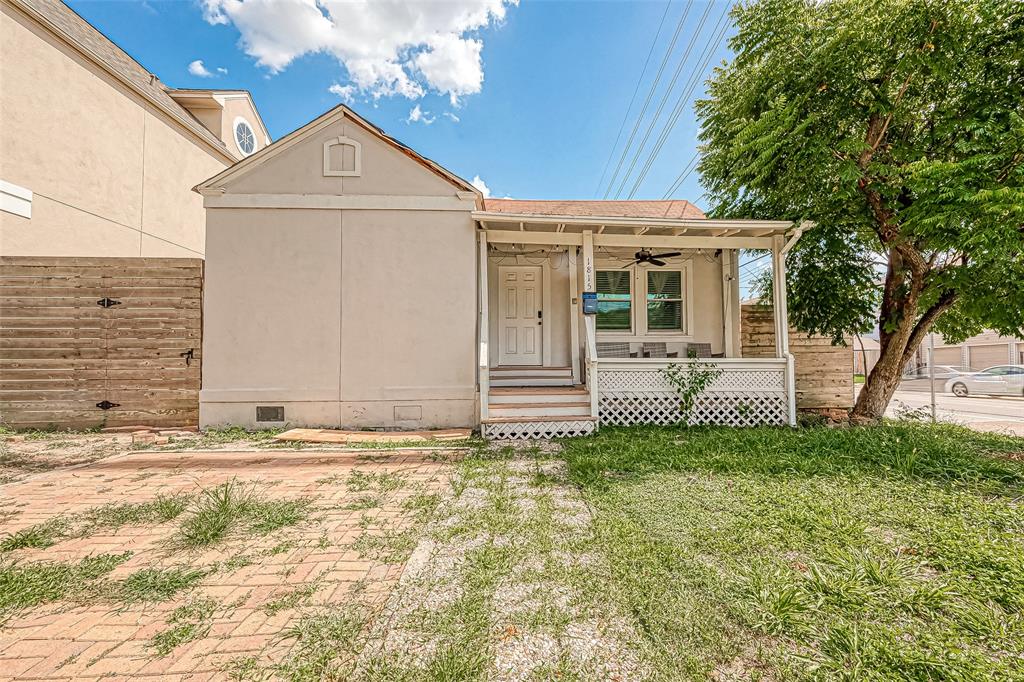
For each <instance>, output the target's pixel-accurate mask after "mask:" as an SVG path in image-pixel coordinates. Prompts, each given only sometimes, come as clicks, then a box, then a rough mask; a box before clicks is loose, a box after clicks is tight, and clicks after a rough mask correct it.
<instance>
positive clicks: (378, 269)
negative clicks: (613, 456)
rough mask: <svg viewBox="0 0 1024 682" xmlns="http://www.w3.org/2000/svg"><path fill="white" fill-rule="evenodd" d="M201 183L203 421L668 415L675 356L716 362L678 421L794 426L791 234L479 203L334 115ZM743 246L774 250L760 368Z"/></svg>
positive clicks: (540, 423)
mask: <svg viewBox="0 0 1024 682" xmlns="http://www.w3.org/2000/svg"><path fill="white" fill-rule="evenodd" d="M196 190H197V192H199V193H200V194H201V195H202V196H203V200H204V204H205V206H206V211H207V225H206V230H207V251H206V259H207V260H206V291H205V298H204V338H203V354H204V369H203V386H202V391H201V394H200V422H201V425H202V426H213V425H226V424H238V425H243V426H248V427H254V426H268V425H271V426H272V425H283V424H286V423H287V424H291V425H308V426H313V425H321V426H334V427H337V426H343V427H346V428H397V429H404V428H430V427H451V426H476V425H479V426H480V427H481V428H482V431H483V433H484V435H485V436H490V437H506V438H526V437H537V436H558V435H575V434H584V433H589V432H591V431H593V430H594V429H595V428H596V426H597V425H598V423H624V424H629V423H639V422H658V423H669V422H673V421H676V420H677V419H678V416H679V413H678V397H677V395H676V393H675V392H674V391H673V389H672V386H671V384H669V383H668V381H667V379H666V377H665V374H664V373H663V371H662V370H663V369H664V368H666V367H667V366H668V365H669V364H672V363H679V364H692V365H695V366H698V367H705V368H707V367H706V366H707V365H709V364H712V365H714V367H713V368H711V371H714V372H716V374H717V375H716V377H715V379H714V381H713V383H712V385H711V386H710V387H709V390H708V391H707V392H706V393H705V394H704V395H703V396H702V397H701V400H700V401H698V405H697V408H696V411H695V413H694V414H693V415H692V416H691V419H692V420H694V421H704V422H714V423H724V424H760V423H777V424H785V423H789V424H792V423H794V422H795V418H796V410H795V402H794V385H793V360H792V356H791V355H790V353H789V350H788V335H787V333H785V330H786V329H787V328H788V325H787V324H786V321H787V319H786V318H787V316H786V301H785V295H784V291H785V290H784V286H783V283H784V278H785V266H784V262H785V253H786V252H787V251H788V250H789V248H791V247H792V246H793V244H794V243H795V241H796V240H797V239H798V238H799V236H800V234H801V232H802V231H803V230H804V229H805V228H806V226H794V225H793V224H791V223H790V222H787V221H756V220H710V219H708V218H706V217H705V216H704V214H703V213H702V212H701V211H700V210H699V209H697V208H696V207H695V206H693V205H692V204H690V203H689V202H686V201H668V202H649V201H625V202H590V201H552V202H548V201H516V200H509V199H485V198H484V197H483V196H481V195H480V193H479V192H478V191H477V190H476V189H475V188H474V187H472V185H470V184H469V183H468V182H466V181H465V180H463V179H462V178H460V177H458V176H456V175H455V174H453V173H451V172H450V171H448V170H446V169H445V168H443V167H442V166H440V165H439V164H437V163H435V162H433V161H431V160H430V159H427V158H425V157H423V156H422V155H420V154H418V153H417V152H415V151H414V150H412V149H409V148H408V147H406V146H405V145H403V144H402V143H400V142H399V141H397V140H396V139H394V138H392V137H390V136H388V135H387V134H385V133H384V132H383V131H382V130H380V129H379V128H377V127H376V126H374V125H373V124H371V123H370V122H369V121H367V120H366V119H364V118H362V117H361V116H359V115H358V114H356V113H355V112H354V111H352V110H351V109H350V108H348V107H347V106H344V105H340V106H338V107H336V108H334V109H332V110H331V111H329V112H327V113H326V114H324V115H322V116H320V117H319V118H317V119H315V120H314V121H312V122H310V123H309V124H307V125H305V126H303V127H302V128H300V129H298V130H296V131H294V132H293V133H291V134H289V135H287V136H286V137H284V138H282V139H280V140H278V141H277V142H275V143H274V144H272V145H270V146H269V147H267V148H266V149H264V150H261V151H259V152H257V153H255V154H253V155H252V156H250V157H248V158H246V159H243V160H242V161H240V162H239V163H237V164H235V165H234V166H232V167H231V168H228V169H226V170H225V171H223V172H221V173H218V174H217V175H215V176H214V177H212V178H210V179H209V180H207V181H205V182H203V183H201V184H200V185H198V186H197V188H196ZM739 249H770V250H771V251H772V253H773V262H774V265H775V267H774V273H775V286H776V291H777V295H776V299H777V300H778V301H779V304H778V305H777V306H775V313H774V315H775V327H776V329H777V330H779V329H781V330H783V333H781V334H777V335H776V336H775V338H776V339H777V341H776V342H775V344H774V349H775V351H774V357H757V358H745V357H741V355H742V352H741V348H740V341H739V315H740V309H739V286H738V285H739V280H738V277H737V261H738V259H737V255H738V250H739ZM595 298H596V301H593V303H594V304H596V314H585V313H589V312H590V306H591V305H592V302H591V300H592V299H595ZM691 356H696V357H694V358H691Z"/></svg>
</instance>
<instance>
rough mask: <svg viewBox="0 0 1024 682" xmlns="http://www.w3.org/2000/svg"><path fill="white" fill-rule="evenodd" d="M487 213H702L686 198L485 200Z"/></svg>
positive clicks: (692, 216) (672, 216)
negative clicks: (664, 199)
mask: <svg viewBox="0 0 1024 682" xmlns="http://www.w3.org/2000/svg"><path fill="white" fill-rule="evenodd" d="M484 210H485V211H492V212H494V213H515V214H520V215H562V216H579V217H588V216H594V217H601V218H652V219H659V218H660V219H668V220H700V219H702V218H705V217H706V216H705V215H704V211H702V210H700V209H699V208H697V207H696V206H694V205H693V204H691V203H690V202H689V201H686V200H685V199H671V200H668V201H574V200H569V201H561V200H535V199H484Z"/></svg>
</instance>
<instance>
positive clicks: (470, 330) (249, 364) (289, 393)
mask: <svg viewBox="0 0 1024 682" xmlns="http://www.w3.org/2000/svg"><path fill="white" fill-rule="evenodd" d="M475 254H476V252H475V234H474V227H473V224H472V221H471V220H470V219H469V215H468V213H456V212H429V211H422V212H420V211H347V210H346V211H340V210H274V209H211V210H210V211H209V218H208V250H207V270H206V293H205V303H204V320H205V323H204V331H205V334H204V338H203V349H204V363H205V364H204V373H203V392H202V406H201V415H200V418H201V421H202V423H203V424H204V425H216V424H224V423H243V424H246V425H255V423H256V422H255V407H256V405H258V404H264V405H282V406H284V407H285V412H286V419H287V420H288V421H289V422H291V423H302V424H308V425H321V426H339V425H344V426H348V427H364V426H388V425H399V426H410V427H413V426H415V427H430V426H465V425H469V424H472V423H473V421H474V414H475V412H474V410H475V380H476V376H475V373H474V372H475V369H474V368H475V366H476V362H475V357H474V351H475V338H476V327H475V324H476V300H475V268H476V266H475V260H474V259H475ZM442 263H443V266H442V265H440V264H442ZM396 408H398V409H397V411H396ZM408 415H414V416H415V415H418V417H416V418H404V417H407V416H408Z"/></svg>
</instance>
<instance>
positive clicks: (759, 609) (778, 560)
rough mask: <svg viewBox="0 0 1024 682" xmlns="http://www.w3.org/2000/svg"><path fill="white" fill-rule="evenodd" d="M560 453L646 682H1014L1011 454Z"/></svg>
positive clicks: (956, 439)
mask: <svg viewBox="0 0 1024 682" xmlns="http://www.w3.org/2000/svg"><path fill="white" fill-rule="evenodd" d="M564 445H565V452H564V457H565V459H566V460H567V461H568V463H569V465H570V474H571V476H572V478H573V480H574V481H575V482H576V483H577V484H578V485H579V486H580V487H581V489H582V490H583V493H584V495H585V498H586V499H587V501H588V502H589V503H590V504H591V505H592V507H593V509H594V511H595V530H596V534H597V535H596V537H597V541H596V542H597V546H598V549H599V550H600V551H601V553H602V554H603V555H604V556H605V557H606V559H607V561H608V562H609V564H610V566H611V571H612V576H611V580H609V581H608V584H607V586H606V587H605V588H604V589H605V590H606V592H607V593H608V595H609V596H611V597H612V598H613V599H614V600H615V602H616V603H617V604H618V605H619V608H620V609H621V610H622V611H623V612H624V613H626V614H628V615H629V617H630V619H631V620H632V621H633V622H634V623H635V625H636V626H637V630H638V632H640V633H641V635H642V636H643V640H644V647H643V651H644V654H645V659H646V660H647V662H648V664H649V665H650V666H651V668H652V670H653V671H655V673H656V676H657V677H659V678H660V679H671V680H677V679H678V680H704V679H708V678H715V677H721V676H722V675H724V674H725V673H727V672H728V673H732V674H735V675H737V676H738V677H739V678H740V679H748V678H754V679H756V678H758V677H759V676H762V677H767V678H770V679H850V680H853V679H904V680H973V679H978V680H981V679H994V680H1011V679H1022V677H1024V661H1022V659H1021V658H1020V657H1019V656H1016V655H1007V653H1008V652H1020V651H1024V618H1022V615H1024V542H1022V540H1024V507H1022V506H1021V504H1020V500H1021V499H1022V496H1024V466H1022V465H1021V463H1020V462H1018V461H1014V457H1015V456H1016V457H1017V458H1019V455H1020V453H1021V452H1024V440H1022V439H1015V438H1010V437H1003V436H996V435H987V434H979V433H975V432H972V431H968V430H966V429H962V428H959V427H954V426H945V425H938V426H930V425H918V424H911V423H888V424H885V425H882V426H877V427H869V428H849V429H829V428H812V429H800V430H790V429H769V428H764V429H716V428H697V429H687V430H679V429H670V428H666V429H651V428H638V429H623V430H614V429H603V430H602V431H601V433H600V435H598V436H596V437H593V438H587V439H576V440H570V441H566V442H565V443H564Z"/></svg>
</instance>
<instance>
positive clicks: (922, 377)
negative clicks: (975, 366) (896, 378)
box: [900, 365, 971, 391]
mask: <svg viewBox="0 0 1024 682" xmlns="http://www.w3.org/2000/svg"><path fill="white" fill-rule="evenodd" d="M930 372H931V370H930V369H929V367H928V366H927V365H925V366H923V367H918V368H917V369H912V370H910V371H908V372H907V373H905V374H904V375H903V376H902V377H901V378H900V390H901V391H929V390H931V388H930V387H929V386H928V381H929V378H930ZM970 372H971V370H970V369H969V368H967V367H954V366H952V365H935V389H936V390H938V391H941V390H942V386H943V385H944V384H945V383H946V382H947V381H948V380H949V379H953V378H955V377H959V376H963V375H964V374H970Z"/></svg>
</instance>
